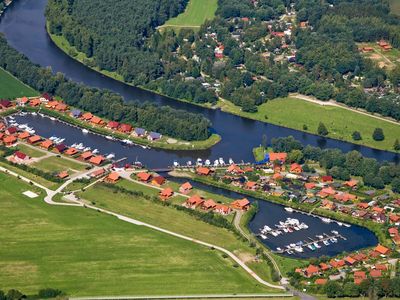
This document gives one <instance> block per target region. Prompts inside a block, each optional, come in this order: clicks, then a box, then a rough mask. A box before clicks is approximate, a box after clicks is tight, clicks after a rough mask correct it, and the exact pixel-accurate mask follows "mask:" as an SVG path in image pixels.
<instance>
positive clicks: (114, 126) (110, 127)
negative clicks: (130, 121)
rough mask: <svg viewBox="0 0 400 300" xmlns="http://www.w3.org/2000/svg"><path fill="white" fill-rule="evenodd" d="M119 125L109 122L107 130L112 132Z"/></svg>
mask: <svg viewBox="0 0 400 300" xmlns="http://www.w3.org/2000/svg"><path fill="white" fill-rule="evenodd" d="M118 126H119V123H118V122H116V121H110V122H108V123H107V128H109V129H112V130H116V129H118Z"/></svg>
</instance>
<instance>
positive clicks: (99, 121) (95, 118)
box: [90, 116, 104, 125]
mask: <svg viewBox="0 0 400 300" xmlns="http://www.w3.org/2000/svg"><path fill="white" fill-rule="evenodd" d="M90 122H91V123H92V124H95V125H103V124H104V121H103V120H102V119H101V118H99V117H98V116H93V118H91V119H90Z"/></svg>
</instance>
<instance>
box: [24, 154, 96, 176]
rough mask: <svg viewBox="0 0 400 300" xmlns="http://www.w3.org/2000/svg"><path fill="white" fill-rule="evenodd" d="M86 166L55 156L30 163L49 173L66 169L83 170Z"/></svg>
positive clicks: (72, 170)
mask: <svg viewBox="0 0 400 300" xmlns="http://www.w3.org/2000/svg"><path fill="white" fill-rule="evenodd" d="M87 166H88V165H87V164H83V163H80V162H78V161H73V160H70V159H66V158H62V157H57V156H51V157H48V158H44V159H42V160H40V161H38V162H35V163H34V164H33V165H32V167H35V168H37V169H40V170H43V171H45V172H50V173H59V172H61V171H68V170H70V171H71V172H77V171H83V170H85V168H86V167H87Z"/></svg>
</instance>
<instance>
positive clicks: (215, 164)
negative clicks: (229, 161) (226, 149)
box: [214, 159, 219, 167]
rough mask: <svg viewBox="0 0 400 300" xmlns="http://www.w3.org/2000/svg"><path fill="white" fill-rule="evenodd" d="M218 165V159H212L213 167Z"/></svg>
mask: <svg viewBox="0 0 400 300" xmlns="http://www.w3.org/2000/svg"><path fill="white" fill-rule="evenodd" d="M218 165H219V161H218V159H216V160H214V167H218Z"/></svg>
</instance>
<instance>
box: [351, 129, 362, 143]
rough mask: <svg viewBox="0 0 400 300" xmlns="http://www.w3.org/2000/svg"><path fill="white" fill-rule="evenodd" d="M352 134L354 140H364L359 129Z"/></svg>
mask: <svg viewBox="0 0 400 300" xmlns="http://www.w3.org/2000/svg"><path fill="white" fill-rule="evenodd" d="M351 136H352V138H353V140H355V141H360V140H362V137H361V133H360V132H359V131H354V132H353V134H352V135H351Z"/></svg>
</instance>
